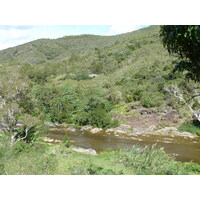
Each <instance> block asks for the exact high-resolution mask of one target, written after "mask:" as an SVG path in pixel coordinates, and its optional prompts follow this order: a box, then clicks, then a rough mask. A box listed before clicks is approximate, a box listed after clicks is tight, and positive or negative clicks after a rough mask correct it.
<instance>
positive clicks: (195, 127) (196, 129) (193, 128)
mask: <svg viewBox="0 0 200 200" xmlns="http://www.w3.org/2000/svg"><path fill="white" fill-rule="evenodd" d="M178 130H179V131H187V132H190V133H193V134H196V135H199V136H200V122H199V121H192V122H184V123H183V124H182V125H180V126H179V127H178Z"/></svg>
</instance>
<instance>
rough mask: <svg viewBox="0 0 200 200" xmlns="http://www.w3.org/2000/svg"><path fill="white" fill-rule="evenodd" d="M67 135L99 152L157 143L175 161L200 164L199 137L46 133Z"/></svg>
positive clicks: (68, 132) (60, 135) (58, 135)
mask: <svg viewBox="0 0 200 200" xmlns="http://www.w3.org/2000/svg"><path fill="white" fill-rule="evenodd" d="M65 135H68V136H69V138H70V141H71V143H72V144H73V145H76V146H79V147H83V148H92V149H95V150H96V151H97V153H100V152H102V151H104V150H109V149H111V150H116V149H118V148H121V149H130V148H132V147H133V146H134V145H139V146H142V147H144V146H147V145H152V144H155V143H156V144H157V146H160V147H163V148H164V150H165V152H166V153H168V154H174V155H175V157H176V160H177V161H182V162H190V161H192V162H196V163H198V164H200V138H194V139H191V138H183V137H178V136H177V137H171V136H167V137H166V136H155V135H149V136H131V137H128V136H127V137H124V138H120V137H117V136H114V135H108V134H106V133H99V134H91V133H90V132H83V131H78V130H77V131H75V132H70V131H66V130H65V129H63V128H60V129H59V128H56V129H51V131H50V132H49V134H48V135H47V136H48V137H49V138H51V139H56V140H63V138H64V137H65Z"/></svg>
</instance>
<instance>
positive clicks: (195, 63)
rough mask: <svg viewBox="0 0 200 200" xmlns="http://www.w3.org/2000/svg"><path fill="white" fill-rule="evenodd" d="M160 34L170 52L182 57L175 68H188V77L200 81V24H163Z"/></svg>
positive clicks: (183, 69) (180, 69)
mask: <svg viewBox="0 0 200 200" xmlns="http://www.w3.org/2000/svg"><path fill="white" fill-rule="evenodd" d="M160 36H161V37H162V42H163V44H164V46H165V47H166V48H167V50H168V52H169V53H170V54H176V55H178V56H179V57H180V58H181V61H180V62H179V63H178V64H177V65H176V67H175V69H174V70H175V71H181V72H182V71H185V70H186V71H187V77H188V78H191V79H193V80H195V81H200V56H199V53H200V26H199V25H186V26H183V25H178V26H177V25H172V26H171V25H170V26H161V30H160Z"/></svg>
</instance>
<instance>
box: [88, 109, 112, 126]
mask: <svg viewBox="0 0 200 200" xmlns="http://www.w3.org/2000/svg"><path fill="white" fill-rule="evenodd" d="M111 122H112V119H111V116H110V115H109V114H108V113H107V112H106V110H105V109H104V108H103V107H102V106H97V108H95V109H94V110H92V111H91V112H90V113H89V124H90V125H92V126H97V127H101V128H107V127H110V125H111Z"/></svg>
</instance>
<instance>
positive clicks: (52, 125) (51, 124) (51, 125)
mask: <svg viewBox="0 0 200 200" xmlns="http://www.w3.org/2000/svg"><path fill="white" fill-rule="evenodd" d="M44 125H45V126H49V127H55V125H54V124H53V123H50V122H44Z"/></svg>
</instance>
